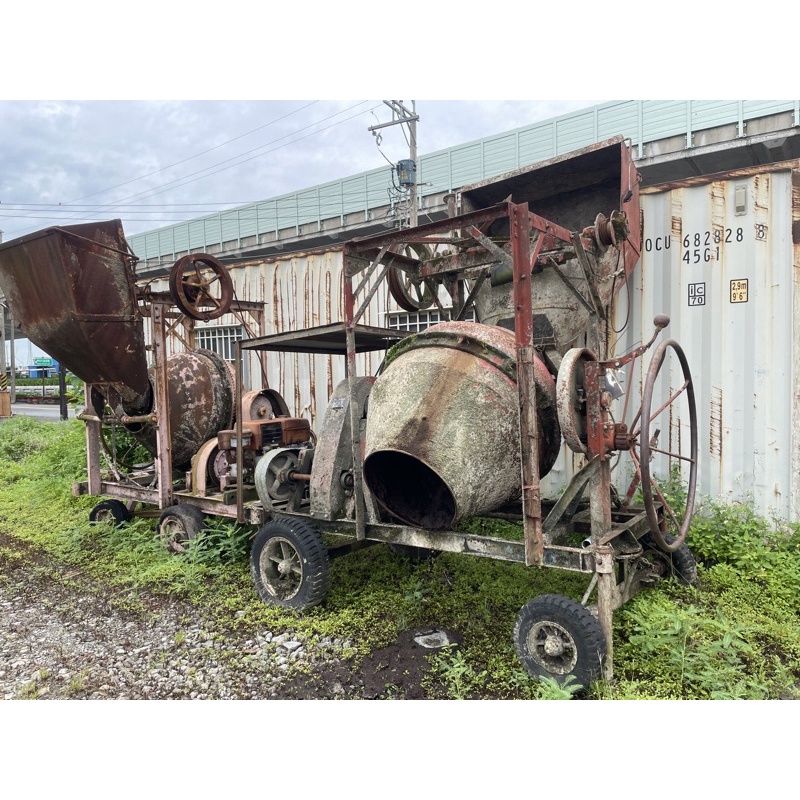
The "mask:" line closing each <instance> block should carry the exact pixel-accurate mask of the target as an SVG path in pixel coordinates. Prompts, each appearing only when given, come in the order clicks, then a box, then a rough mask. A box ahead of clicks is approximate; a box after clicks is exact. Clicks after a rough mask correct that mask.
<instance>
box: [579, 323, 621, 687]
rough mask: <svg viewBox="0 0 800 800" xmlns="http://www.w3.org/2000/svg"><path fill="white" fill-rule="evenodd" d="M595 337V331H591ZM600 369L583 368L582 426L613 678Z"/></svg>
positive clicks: (606, 668)
mask: <svg viewBox="0 0 800 800" xmlns="http://www.w3.org/2000/svg"><path fill="white" fill-rule="evenodd" d="M595 335H597V331H595ZM600 376H601V367H600V365H599V364H598V363H597V362H596V361H590V362H587V363H586V365H585V386H586V423H587V439H588V446H589V452H590V453H591V454H592V455H593V456H598V461H599V464H598V469H597V470H596V472H595V473H594V475H593V477H592V481H591V484H590V488H589V518H590V521H591V531H592V553H593V555H594V560H595V573H596V574H597V621H598V622H599V623H600V628H601V629H602V631H603V636H604V637H605V640H606V660H605V664H604V665H603V677H605V679H606V680H611V679H612V678H613V677H614V646H613V639H612V615H613V612H614V596H615V589H616V578H615V576H614V551H613V549H612V548H611V546H610V545H607V544H601V541H602V540H603V539H604V538H606V536H607V535H608V534H609V533H610V532H611V466H610V462H609V458H608V453H607V451H606V444H605V429H604V422H605V415H604V412H603V407H602V403H603V398H602V392H601V391H600Z"/></svg>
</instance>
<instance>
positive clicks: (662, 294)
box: [611, 162, 800, 521]
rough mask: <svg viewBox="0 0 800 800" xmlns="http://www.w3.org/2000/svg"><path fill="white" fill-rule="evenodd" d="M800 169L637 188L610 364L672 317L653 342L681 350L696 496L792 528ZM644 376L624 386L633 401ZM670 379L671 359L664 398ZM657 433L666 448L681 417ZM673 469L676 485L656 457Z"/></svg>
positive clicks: (797, 419)
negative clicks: (687, 374) (693, 421)
mask: <svg viewBox="0 0 800 800" xmlns="http://www.w3.org/2000/svg"><path fill="white" fill-rule="evenodd" d="M798 169H800V165H799V164H798V163H797V162H790V163H785V164H783V165H778V166H776V167H775V168H757V169H750V170H741V171H736V172H729V173H726V174H724V175H716V176H710V177H704V178H697V179H690V180H685V181H681V182H679V183H673V184H664V185H661V186H655V187H651V188H647V189H643V190H642V194H641V208H642V215H643V242H642V254H641V260H640V262H639V265H638V266H637V268H636V270H635V272H634V274H633V280H632V281H631V282H630V284H629V287H628V290H625V289H624V290H623V291H622V292H621V293H620V295H619V296H618V300H617V303H616V306H615V308H614V314H613V328H612V331H611V340H612V348H611V356H615V355H622V354H623V353H625V352H627V351H629V350H631V349H632V348H633V347H635V346H636V345H637V344H638V342H640V341H646V340H648V339H649V338H650V336H651V334H652V331H653V322H652V321H653V318H654V316H655V315H656V314H658V313H666V314H667V315H669V317H670V320H671V322H670V325H669V327H668V328H667V329H666V330H665V331H664V332H663V333H662V334H661V337H662V338H663V337H671V338H673V339H675V340H677V341H678V342H679V343H680V345H681V346H682V347H683V349H684V351H685V353H686V356H687V359H688V363H689V366H690V369H691V375H692V381H693V384H694V389H695V394H696V400H697V414H698V427H699V458H698V473H697V474H698V493H699V496H701V497H703V496H705V497H708V498H711V499H724V500H727V501H746V502H752V503H753V505H754V507H755V508H756V509H757V510H758V511H759V512H760V513H761V514H764V515H766V516H772V515H775V516H777V517H779V518H781V519H789V520H793V521H796V520H798V519H800V502H798V475H799V474H800V470H799V469H798V468H799V467H800V460H799V459H798V444H800V443H799V442H798V434H797V431H798V423H800V385H799V384H798V370H797V367H796V364H797V358H798V353H800V349H798V344H799V342H798V338H799V335H800V334H799V329H798V323H797V319H796V310H795V309H796V304H797V301H798V297H800V288H799V287H800V280H798V269H800V258H799V257H798V245H797V244H794V243H793V237H792V231H793V227H794V229H797V228H798V225H800V208H799V204H798V199H797V197H798V189H797V187H798V186H800V182H799V181H798V177H797V176H798V172H797V170H798ZM616 331H619V333H616ZM646 362H647V357H646V358H645V367H646ZM641 367H642V365H641V364H638V365H637V366H636V368H635V370H634V373H633V375H632V376H631V378H630V379H629V380H632V381H633V388H634V389H635V393H636V394H639V393H640V392H641V386H642V369H641ZM679 372H680V370H679V369H678V367H677V362H675V361H673V366H672V368H671V372H670V375H669V378H668V379H667V378H664V379H663V381H661V379H660V382H661V384H662V385H661V386H660V387H659V393H660V394H661V395H662V396H664V397H665V398H666V397H667V396H668V394H669V391H671V390H675V389H676V388H677V387H678V386H679V385H680V383H681V377H680V375H679ZM663 374H664V373H663V372H662V375H663ZM667 384H668V385H667ZM628 416H629V417H630V412H629V414H628ZM617 421H622V420H617ZM666 427H668V429H669V430H668V432H667V431H666V430H665V431H663V432H662V438H661V440H660V441H661V442H662V447H666V445H667V436H668V442H669V445H670V447H669V448H666V449H671V448H672V447H675V446H677V443H678V442H679V441H680V440H681V438H683V439H684V441H685V439H686V437H687V436H688V432H689V431H688V419H687V418H686V415H685V414H683V415H680V414H674V415H672V418H671V419H669V421H668V423H666ZM676 466H678V467H680V468H681V472H682V474H683V475H684V477H685V476H686V474H687V464H686V462H679V461H677V460H675V459H673V460H672V462H671V463H670V459H669V458H667V457H666V456H663V455H657V456H656V458H655V459H654V462H653V472H654V473H656V474H660V475H662V476H666V475H668V474H669V472H670V468H671V467H676ZM625 480H626V476H625V475H624V474H622V475H620V476H619V477H618V480H617V482H618V484H619V485H624V483H625Z"/></svg>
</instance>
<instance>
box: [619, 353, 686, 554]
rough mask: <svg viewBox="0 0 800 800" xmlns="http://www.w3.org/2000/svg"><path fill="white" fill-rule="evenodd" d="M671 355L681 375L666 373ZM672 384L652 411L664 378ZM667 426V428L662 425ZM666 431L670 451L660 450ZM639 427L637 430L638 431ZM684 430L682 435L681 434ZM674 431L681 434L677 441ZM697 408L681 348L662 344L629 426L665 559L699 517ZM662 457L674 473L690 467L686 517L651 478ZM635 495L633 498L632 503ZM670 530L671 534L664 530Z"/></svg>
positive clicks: (655, 536) (651, 519) (649, 513)
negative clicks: (663, 430)
mask: <svg viewBox="0 0 800 800" xmlns="http://www.w3.org/2000/svg"><path fill="white" fill-rule="evenodd" d="M669 351H672V353H674V355H675V356H676V358H677V361H678V365H679V367H680V369H679V370H669V371H668V372H667V371H664V370H663V367H664V364H665V361H666V358H667V354H668V352H669ZM662 372H664V375H663V378H664V379H665V380H666V381H667V382H668V383H667V385H668V386H669V393H668V397H667V400H666V401H665V402H664V403H662V404H660V405H659V406H658V407H657V408H656V410H655V411H653V405H654V401H653V395H654V393H655V390H656V384H657V382H658V381H659V379H660V377H662ZM673 375H677V376H678V381H679V382H681V384H680V386H679V388H678V389H675V390H673V389H672V376H673ZM662 420H664V422H662ZM687 420H688V433H689V436H688V439H689V441H688V452H686V438H687V437H686V435H685V434H686V425H687ZM664 424H665V425H666V426H667V428H668V429H667V440H668V444H667V445H666V447H661V446H659V441H658V440H659V436H660V435H661V428H659V427H658V426H659V425H664ZM637 426H638V427H637ZM681 428H683V430H681ZM673 431H677V433H676V435H674V436H673ZM697 440H698V435H697V407H696V404H695V397H694V385H693V383H692V375H691V372H690V371H689V363H688V362H687V360H686V355H685V354H684V352H683V349H682V348H681V346H680V345H679V344H678V343H677V342H676V341H674V340H673V339H667V340H666V341H664V342H662V343H661V344H660V345H659V346H658V347H657V348H656V351H655V352H654V353H653V359H652V361H651V362H650V366H649V368H648V370H647V377H646V378H645V383H644V392H643V393H642V405H641V408H640V409H639V411H638V413H637V414H636V416H635V417H634V420H633V423H632V424H631V426H630V433H629V442H630V452H631V457H632V458H633V461H634V464H635V467H636V477H635V479H634V483H635V482H636V481H637V480H638V481H639V482H640V483H641V491H642V502H643V505H644V508H645V511H646V513H647V521H648V523H649V527H650V533H651V535H652V537H653V539H654V541H655V543H656V544H657V545H658V547H660V548H661V550H663V551H664V552H665V553H674V552H676V551H677V550H678V549H679V548H680V547H681V546H682V545H683V543H684V540H685V539H686V534H687V532H688V530H689V525H690V523H691V521H692V512H693V511H694V499H695V493H696V490H697ZM656 455H659V456H661V457H662V459H663V462H662V463H665V465H666V466H667V468H668V469H669V470H671V469H672V468H673V467H675V466H679V467H681V468H684V467H685V466H687V465H688V471H689V472H688V477H687V480H686V502H685V506H684V510H683V514H682V516H681V517H680V518H679V515H678V513H676V512H675V511H674V510H673V508H672V507H671V505H670V503H669V502H668V500H667V498H666V497H665V496H664V493H663V492H662V490H661V489H660V487H659V485H658V483H657V481H656V480H655V479H654V478H653V475H652V472H651V462H652V461H653V459H654V458H655V457H656ZM631 494H632V492H631V491H629V492H628V496H629V498H630V496H631ZM664 524H666V528H667V531H666V532H667V533H668V534H670V535H669V536H665V535H664V533H665V531H664V530H662V528H663V527H664Z"/></svg>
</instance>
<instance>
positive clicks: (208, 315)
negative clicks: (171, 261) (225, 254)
mask: <svg viewBox="0 0 800 800" xmlns="http://www.w3.org/2000/svg"><path fill="white" fill-rule="evenodd" d="M169 291H170V294H171V295H172V299H173V300H174V302H175V305H177V306H178V308H179V309H180V310H181V311H183V313H184V314H187V315H188V316H190V317H192V318H193V319H201V320H204V321H206V322H207V321H208V320H210V319H216V318H217V317H221V316H222V315H223V314H226V313H227V312H228V309H229V308H230V307H231V302H232V300H233V281H232V280H231V276H230V275H229V274H228V270H226V269H225V267H224V266H222V264H221V263H220V262H219V261H217V259H216V258H214V257H213V256H210V255H208V254H207V253H190V254H189V255H186V256H183V257H182V258H179V259H178V260H177V261H176V262H175V266H174V267H173V268H172V270H171V272H170V274H169Z"/></svg>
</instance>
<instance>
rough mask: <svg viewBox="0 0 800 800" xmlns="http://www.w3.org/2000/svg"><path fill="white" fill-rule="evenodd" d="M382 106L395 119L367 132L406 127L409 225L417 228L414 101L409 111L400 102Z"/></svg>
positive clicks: (416, 116)
mask: <svg viewBox="0 0 800 800" xmlns="http://www.w3.org/2000/svg"><path fill="white" fill-rule="evenodd" d="M383 103H384V105H387V106H389V108H391V109H392V116H393V117H394V116H395V115H397V119H392V121H391V122H382V123H380V124H379V125H373V126H372V127H370V128H368V130H369V131H371V132H374V131H376V130H378V129H379V128H388V127H389V126H390V125H403V124H407V125H408V133H409V136H408V147H409V160H410V161H411V163H412V165H413V167H412V169H411V170H410V171H409V176H410V179H409V183H408V186H410V187H411V188H410V191H411V206H410V211H409V223H410V225H411V227H412V228H415V227H416V226H417V217H418V214H419V198H418V197H417V185H418V184H417V122H418V121H419V116H418V114H417V113H416V112H417V104H416V101H415V100H412V101H411V109H410V110H409V109H408V108H406V107H405V106H404V105H403V101H402V100H384V101H383Z"/></svg>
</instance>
